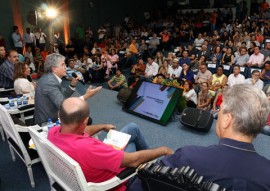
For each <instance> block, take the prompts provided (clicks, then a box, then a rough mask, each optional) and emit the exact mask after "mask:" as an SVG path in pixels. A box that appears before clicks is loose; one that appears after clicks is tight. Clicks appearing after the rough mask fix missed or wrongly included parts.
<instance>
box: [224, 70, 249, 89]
mask: <svg viewBox="0 0 270 191" xmlns="http://www.w3.org/2000/svg"><path fill="white" fill-rule="evenodd" d="M244 83H245V77H244V76H243V75H242V74H240V66H238V65H236V66H234V68H233V73H232V74H230V75H229V77H228V85H229V87H232V86H233V85H235V84H244Z"/></svg>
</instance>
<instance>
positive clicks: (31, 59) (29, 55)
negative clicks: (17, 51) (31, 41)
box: [23, 46, 35, 63]
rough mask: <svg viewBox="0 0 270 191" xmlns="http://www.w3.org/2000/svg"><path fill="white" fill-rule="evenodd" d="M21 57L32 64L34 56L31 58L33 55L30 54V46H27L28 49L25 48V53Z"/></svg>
mask: <svg viewBox="0 0 270 191" xmlns="http://www.w3.org/2000/svg"><path fill="white" fill-rule="evenodd" d="M23 56H24V57H25V58H26V57H28V58H29V59H30V61H31V62H32V63H34V62H35V60H34V56H33V53H32V48H31V46H28V47H27V48H26V52H25V53H24V55H23Z"/></svg>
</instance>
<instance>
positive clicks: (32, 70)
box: [24, 57, 36, 74]
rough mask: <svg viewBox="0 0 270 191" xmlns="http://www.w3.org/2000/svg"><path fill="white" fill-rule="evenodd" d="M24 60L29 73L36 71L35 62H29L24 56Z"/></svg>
mask: <svg viewBox="0 0 270 191" xmlns="http://www.w3.org/2000/svg"><path fill="white" fill-rule="evenodd" d="M24 62H25V64H27V65H28V67H29V68H30V73H31V74H32V73H35V72H36V66H35V64H34V63H33V62H31V60H30V59H29V58H28V57H25V59H24Z"/></svg>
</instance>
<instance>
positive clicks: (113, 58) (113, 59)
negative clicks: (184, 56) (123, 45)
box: [108, 49, 119, 68]
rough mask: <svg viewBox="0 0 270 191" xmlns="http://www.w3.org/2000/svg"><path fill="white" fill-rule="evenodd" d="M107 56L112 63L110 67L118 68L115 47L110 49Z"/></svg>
mask: <svg viewBox="0 0 270 191" xmlns="http://www.w3.org/2000/svg"><path fill="white" fill-rule="evenodd" d="M108 58H109V60H110V62H111V64H112V67H111V68H118V65H117V64H118V62H119V56H118V54H117V52H116V50H115V49H111V54H109V55H108Z"/></svg>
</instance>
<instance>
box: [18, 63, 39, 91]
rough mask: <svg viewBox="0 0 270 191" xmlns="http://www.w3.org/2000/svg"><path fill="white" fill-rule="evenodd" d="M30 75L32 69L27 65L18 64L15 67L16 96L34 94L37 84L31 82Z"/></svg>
mask: <svg viewBox="0 0 270 191" xmlns="http://www.w3.org/2000/svg"><path fill="white" fill-rule="evenodd" d="M29 75H30V68H29V67H28V65H27V64H26V63H22V62H18V63H17V64H15V67H14V76H13V78H14V90H15V93H16V94H26V93H33V92H34V91H35V87H36V84H35V83H34V82H30V81H28V79H27V76H29Z"/></svg>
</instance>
